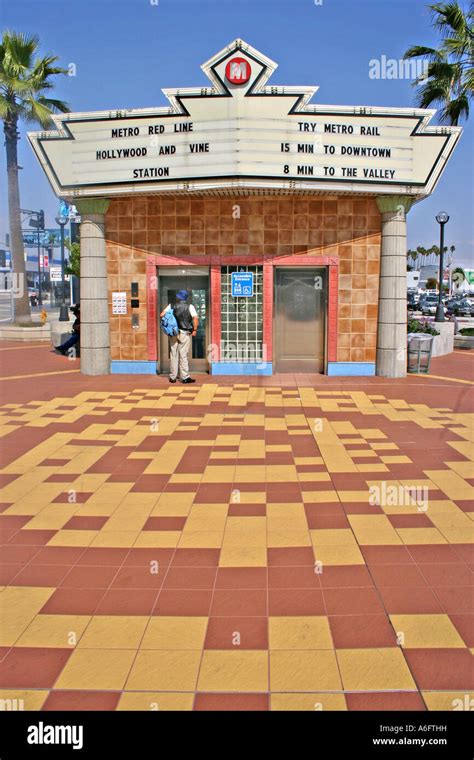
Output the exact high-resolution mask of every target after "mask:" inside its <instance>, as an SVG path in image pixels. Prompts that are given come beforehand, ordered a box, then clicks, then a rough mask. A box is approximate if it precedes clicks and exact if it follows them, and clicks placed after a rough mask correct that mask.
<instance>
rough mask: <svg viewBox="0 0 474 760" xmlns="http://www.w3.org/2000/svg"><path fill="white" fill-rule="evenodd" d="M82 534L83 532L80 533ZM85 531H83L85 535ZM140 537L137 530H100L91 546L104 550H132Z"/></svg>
mask: <svg viewBox="0 0 474 760" xmlns="http://www.w3.org/2000/svg"><path fill="white" fill-rule="evenodd" d="M78 532H81V531H78ZM84 532H85V531H82V533H84ZM138 536H139V531H137V530H100V531H99V532H98V533H97V535H96V537H95V538H94V539H93V540H92V541H91V544H90V545H91V546H94V547H98V546H102V547H104V548H130V549H131V548H132V546H133V545H134V543H135V541H136V540H137V538H138Z"/></svg>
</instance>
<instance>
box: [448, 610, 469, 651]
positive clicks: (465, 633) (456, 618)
mask: <svg viewBox="0 0 474 760" xmlns="http://www.w3.org/2000/svg"><path fill="white" fill-rule="evenodd" d="M449 618H450V620H451V622H452V624H453V625H454V626H455V628H456V629H457V631H458V633H459V635H460V636H461V638H462V639H463V641H464V643H465V644H466V646H467V647H469V648H472V647H474V615H458V614H454V615H453V614H450V615H449Z"/></svg>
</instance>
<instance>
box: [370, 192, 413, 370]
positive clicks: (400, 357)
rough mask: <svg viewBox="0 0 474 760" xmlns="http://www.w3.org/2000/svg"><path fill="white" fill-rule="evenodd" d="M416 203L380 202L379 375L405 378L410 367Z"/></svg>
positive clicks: (386, 198)
mask: <svg viewBox="0 0 474 760" xmlns="http://www.w3.org/2000/svg"><path fill="white" fill-rule="evenodd" d="M412 203H413V200H412V198H409V197H407V196H405V195H387V196H379V197H378V198H377V205H378V207H379V210H380V212H381V214H382V244H381V252H380V286H379V313H378V325H377V366H376V374H377V375H379V376H381V377H405V375H406V367H407V357H406V353H407V272H406V269H407V266H406V264H407V241H406V214H407V212H408V211H409V209H410V207H411V205H412Z"/></svg>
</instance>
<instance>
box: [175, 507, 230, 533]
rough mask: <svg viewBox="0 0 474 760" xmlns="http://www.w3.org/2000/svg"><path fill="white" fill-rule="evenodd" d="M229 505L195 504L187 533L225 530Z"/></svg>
mask: <svg viewBox="0 0 474 760" xmlns="http://www.w3.org/2000/svg"><path fill="white" fill-rule="evenodd" d="M228 511H229V505H228V504H205V505H201V504H194V506H193V507H192V508H191V510H190V512H189V514H188V519H187V520H186V527H185V530H186V531H195V530H222V531H223V530H224V528H225V524H226V520H227V512H228Z"/></svg>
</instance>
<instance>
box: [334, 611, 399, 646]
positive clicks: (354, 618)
mask: <svg viewBox="0 0 474 760" xmlns="http://www.w3.org/2000/svg"><path fill="white" fill-rule="evenodd" d="M329 625H330V628H331V633H332V638H333V642H334V647H335V648H336V649H359V648H362V649H364V648H367V647H369V648H374V649H376V648H384V647H393V646H397V637H396V635H395V632H394V630H393V628H392V626H391V625H390V622H389V620H388V618H387V616H386V615H382V614H380V615H335V616H331V615H330V616H329Z"/></svg>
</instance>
